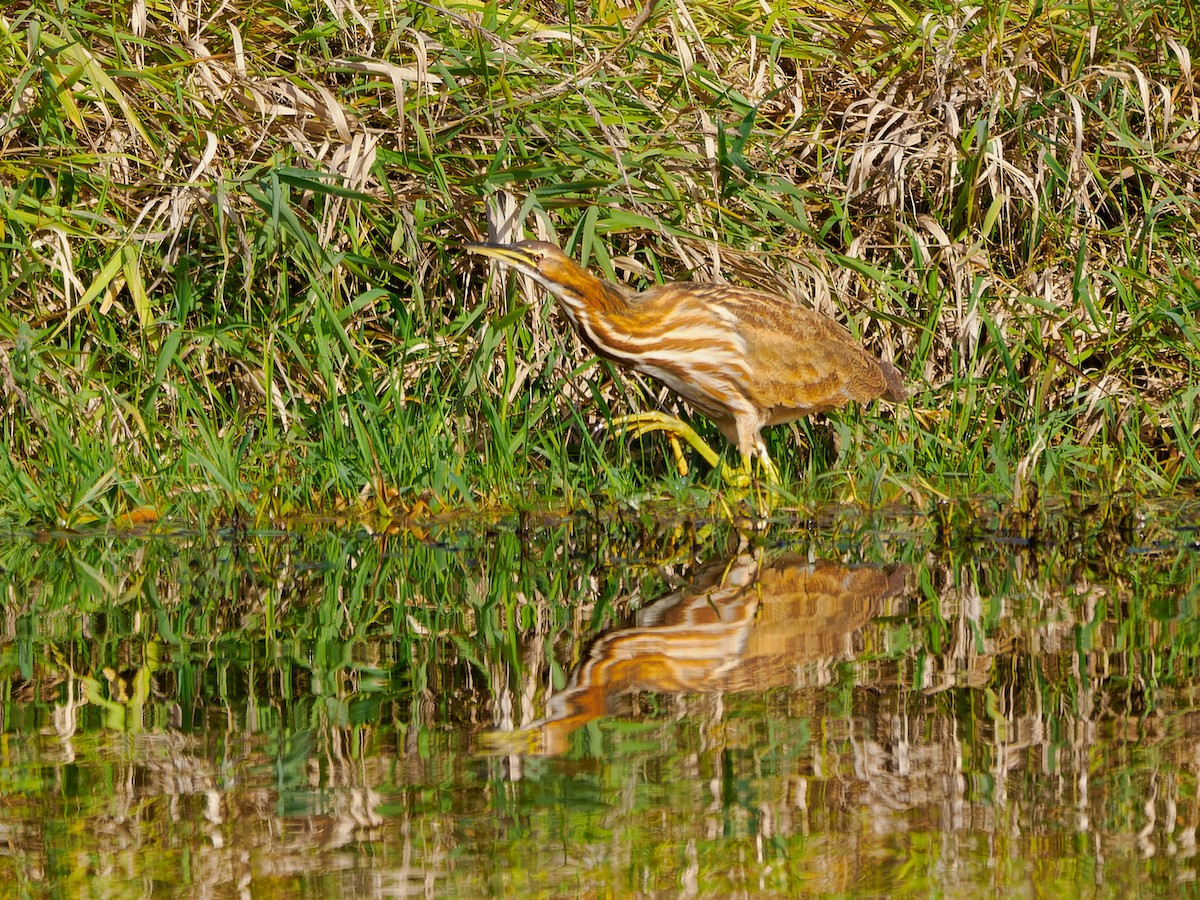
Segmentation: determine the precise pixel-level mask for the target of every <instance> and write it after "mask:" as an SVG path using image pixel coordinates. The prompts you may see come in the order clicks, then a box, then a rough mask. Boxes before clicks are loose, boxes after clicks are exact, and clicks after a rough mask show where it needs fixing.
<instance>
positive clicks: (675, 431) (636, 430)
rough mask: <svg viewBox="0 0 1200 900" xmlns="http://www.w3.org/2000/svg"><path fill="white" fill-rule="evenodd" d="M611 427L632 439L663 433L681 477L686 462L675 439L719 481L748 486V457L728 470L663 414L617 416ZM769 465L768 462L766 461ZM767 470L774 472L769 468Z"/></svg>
mask: <svg viewBox="0 0 1200 900" xmlns="http://www.w3.org/2000/svg"><path fill="white" fill-rule="evenodd" d="M612 427H613V428H616V429H620V430H622V431H626V432H628V433H629V434H631V435H633V436H634V437H638V438H640V437H642V436H643V435H647V434H649V433H650V432H652V431H665V432H666V433H667V434H668V435H670V437H671V439H672V440H671V447H672V449H673V450H674V452H675V464H676V465H677V466H678V467H679V471H680V473H682V474H686V473H687V463H686V462H685V461H684V459H683V453H682V450H681V448H680V446H679V440H678V439H679V438H682V439H683V440H685V441H687V442H688V443H689V444H691V446H692V448H693V449H694V450H695V451H696V452H697V453H699V454H700V455H701V456H703V457H704V460H705V461H706V462H707V463H708V464H709V465H710V466H712V467H713V468H714V469H716V470H717V471H719V472H720V473H721V480H722V481H724V482H725V483H726V484H729V485H731V486H734V487H748V486H749V485H750V484H751V481H752V479H751V477H750V467H749V458H748V457H747V458H746V459H745V460H743V462H742V468H741V470H740V471H739V470H735V469H730V468H729V466H727V465H726V464H725V463H724V462H723V461H722V460H721V457H720V456H719V455H718V454H717V451H715V450H713V448H712V447H710V446H709V445H708V443H707V442H706V441H705V440H704V438H702V437H700V435H698V434H697V433H696V430H695V429H694V428H692V426H691V425H689V424H687V423H686V422H684V421H683V420H682V419H678V418H676V417H675V416H671V415H667V414H666V413H664V412H658V411H657V410H656V411H652V412H643V413H634V414H633V415H629V416H620V417H619V418H616V419H613V420H612ZM768 463H769V460H768ZM770 471H772V472H773V471H774V467H771V469H770Z"/></svg>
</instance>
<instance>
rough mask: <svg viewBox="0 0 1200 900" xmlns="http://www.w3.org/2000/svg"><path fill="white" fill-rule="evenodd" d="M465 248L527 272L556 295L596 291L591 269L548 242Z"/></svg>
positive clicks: (484, 245) (471, 245) (560, 296)
mask: <svg viewBox="0 0 1200 900" xmlns="http://www.w3.org/2000/svg"><path fill="white" fill-rule="evenodd" d="M466 249H467V250H469V251H470V252H472V253H478V254H479V255H480V256H488V257H491V258H492V259H494V260H496V261H498V262H501V263H503V264H504V265H506V266H510V267H512V268H514V269H516V270H517V271H518V272H521V273H523V274H525V275H528V276H529V277H530V278H532V279H533V280H534V281H536V282H537V283H538V284H540V285H541V286H542V287H544V288H545V289H546V290H548V291H549V292H550V293H552V294H553V295H554V296H556V297H559V298H560V299H561V298H563V297H564V295H565V294H574V295H576V296H578V295H580V294H586V293H588V291H589V288H590V289H591V290H593V291H594V290H595V287H594V285H596V284H597V282H598V281H599V279H597V278H596V277H595V276H594V275H592V273H591V272H589V271H588V270H587V269H584V268H582V267H580V266H578V265H576V264H575V262H574V261H573V260H572V259H571V258H570V257H569V256H567V255H566V254H565V253H563V252H562V251H561V250H559V249H558V248H557V247H555V246H554V245H553V244H550V243H547V242H546V241H521V242H520V243H517V244H467V245H466Z"/></svg>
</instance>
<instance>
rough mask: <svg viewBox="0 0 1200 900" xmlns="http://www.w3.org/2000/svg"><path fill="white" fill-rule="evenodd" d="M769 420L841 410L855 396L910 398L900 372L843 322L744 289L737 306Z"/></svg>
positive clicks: (757, 396) (860, 399)
mask: <svg viewBox="0 0 1200 900" xmlns="http://www.w3.org/2000/svg"><path fill="white" fill-rule="evenodd" d="M731 308H733V309H734V311H735V312H736V314H737V315H738V318H739V325H740V328H739V330H740V333H741V335H742V337H743V338H744V339H745V341H746V352H747V357H748V360H749V363H750V367H751V370H752V371H753V379H752V380H753V388H754V392H755V401H756V402H757V403H758V404H760V405H761V407H762V408H763V409H764V410H766V411H767V422H768V424H771V423H776V422H786V421H789V420H791V419H796V418H800V417H801V416H805V415H809V414H810V413H815V412H824V411H826V410H831V409H836V408H838V407H840V406H844V405H845V404H846V403H848V402H850V401H851V400H854V401H857V402H859V403H866V402H869V401H871V400H874V399H875V398H877V397H888V398H890V399H893V400H900V399H903V397H904V396H905V390H904V383H903V381H902V380H901V379H900V374H899V373H898V372H897V371H896V369H895V368H894V367H893V366H892V365H891V364H890V363H886V362H883V361H882V360H880V359H877V358H876V357H875V356H873V355H872V354H870V353H868V352H867V351H866V350H864V349H863V348H862V347H861V346H859V345H858V344H857V343H855V341H854V338H852V337H851V336H850V333H849V332H847V331H846V329H844V328H843V327H842V326H841V325H839V324H838V323H837V322H835V321H833V320H832V319H830V318H828V317H827V316H823V315H821V314H820V313H818V312H815V311H814V310H811V309H808V308H806V307H803V306H799V305H797V304H794V303H792V302H791V301H789V300H786V299H785V298H783V297H777V296H774V295H772V294H762V293H758V292H754V291H745V292H742V293H741V295H740V296H739V297H738V298H737V301H736V306H732V307H731Z"/></svg>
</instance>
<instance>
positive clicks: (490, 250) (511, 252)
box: [463, 243, 537, 268]
mask: <svg viewBox="0 0 1200 900" xmlns="http://www.w3.org/2000/svg"><path fill="white" fill-rule="evenodd" d="M463 246H464V247H465V248H466V249H467V250H469V251H470V252H471V253H478V254H479V255H480V256H489V257H491V258H492V259H496V260H499V261H500V262H504V263H508V264H509V265H510V266H525V267H527V268H537V260H535V259H534V258H533V257H532V256H531V255H530V254H529V253H528V251H525V250H522V249H521V248H520V247H517V246H515V245H513V244H482V243H474V244H464V245H463Z"/></svg>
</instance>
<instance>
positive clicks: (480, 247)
mask: <svg viewBox="0 0 1200 900" xmlns="http://www.w3.org/2000/svg"><path fill="white" fill-rule="evenodd" d="M468 249H470V250H471V251H472V252H473V253H479V254H482V255H484V256H490V257H492V258H493V259H497V260H499V261H500V262H502V263H504V264H505V265H509V266H512V267H513V268H515V269H517V270H518V271H519V272H522V273H524V274H525V275H528V276H529V277H530V278H532V279H534V280H535V281H536V282H538V283H539V284H540V285H542V287H544V288H545V289H546V290H547V291H549V292H550V293H551V294H553V295H554V297H555V299H556V300H557V301H558V303H559V305H560V306H561V307H562V308H563V311H564V312H565V313H566V314H567V318H569V319H570V320H571V324H572V325H574V326H575V330H576V331H578V332H579V335H580V337H582V338H583V341H584V343H586V344H587V345H588V346H589V347H590V348H591V349H592V350H593V351H595V352H596V353H597V354H599V355H600V356H602V357H604V358H605V359H608V360H611V361H613V362H615V363H617V364H619V365H622V366H626V367H628V368H631V369H635V370H636V371H638V372H644V373H645V374H647V375H650V376H651V377H653V378H655V379H657V380H658V381H661V382H662V383H663V384H665V385H667V387H669V388H671V390H673V391H675V393H677V394H679V396H681V397H682V398H683V399H684V400H686V401H688V403H690V404H692V405H693V406H694V407H696V408H697V409H699V410H700V411H701V412H703V413H704V414H705V415H707V416H708V417H709V418H710V419H712V420H713V422H715V423H716V426H717V428H719V429H720V430H721V433H722V434H723V435H725V437H726V438H727V439H728V440H729V441H730V442H731V443H733V444H736V445H737V448H738V450H739V451H740V452H741V455H742V467H743V472H744V474H745V475H746V476H748V475H749V468H750V459H751V457H752V456H757V457H758V459H759V462H760V463H761V464H762V467H763V469H764V471H765V473H766V474H767V476H768V478H774V474H775V473H774V467H773V466H772V464H771V459H770V457H769V456H768V455H767V447H766V444H765V443H764V442H763V439H762V434H761V431H762V428H763V427H764V426H766V425H776V424H779V423H781V422H790V421H792V420H793V419H799V418H802V417H804V416H807V415H810V414H812V413H818V412H825V411H827V410H831V409H836V408H838V407H841V406H844V405H845V404H846V403H848V402H849V401H851V400H856V401H858V402H860V403H865V402H868V401H870V400H874V399H876V398H878V397H886V398H888V399H890V400H903V399H904V397H905V395H906V394H905V389H904V383H903V381H902V380H901V378H900V373H899V372H897V371H896V369H895V367H893V366H892V364H891V363H887V362H884V361H883V360H880V359H877V358H876V357H875V356H873V355H871V354H870V353H868V352H867V351H866V350H864V349H863V348H862V347H861V346H859V345H858V344H857V343H856V342H855V341H854V339H853V338H852V337H851V336H850V334H849V332H847V331H846V330H845V329H844V328H843V327H842V326H841V325H839V324H837V323H836V322H834V321H833V320H832V319H830V318H828V317H826V316H823V315H821V314H820V313H818V312H816V311H815V310H811V309H806V308H805V307H802V306H799V305H797V304H795V303H793V302H792V301H791V300H788V299H787V298H785V297H782V296H780V295H778V294H768V293H764V292H762V291H755V290H750V289H749V288H744V287H737V286H735V285H728V284H700V283H696V282H684V281H677V282H672V283H670V284H660V285H656V286H654V287H652V288H649V289H648V290H645V291H642V292H641V293H634V292H632V291H630V290H628V289H627V288H625V287H624V286H622V285H619V284H614V283H612V282H608V281H603V280H601V279H600V278H597V277H596V276H595V275H593V274H592V273H591V272H589V271H588V270H587V269H584V268H582V267H581V266H578V265H576V264H575V263H574V262H573V261H572V260H571V259H570V258H568V257H567V256H566V255H565V254H564V253H563V252H562V251H561V250H559V249H558V248H557V247H555V246H554V245H553V244H548V243H545V242H544V241H522V242H521V243H519V244H469V245H468ZM613 424H615V425H621V426H625V427H627V428H629V429H630V430H631V431H633V432H634V433H635V434H638V435H641V434H645V433H646V432H649V431H666V432H668V433H670V434H671V435H673V436H678V437H681V438H683V439H684V440H686V441H687V442H688V443H690V444H691V445H692V446H693V447H694V448H696V450H698V451H699V452H700V454H701V455H702V456H704V458H705V459H706V460H708V462H709V463H710V464H711V465H713V466H718V465H719V464H720V460H719V457H718V456H717V454H716V453H715V452H714V451H713V450H712V448H710V447H709V446H708V444H706V443H705V442H704V440H703V439H702V438H701V437H700V436H699V435H698V434H696V432H695V431H694V430H693V429H692V428H691V427H690V426H688V425H686V424H684V423H683V422H681V421H680V420H679V419H677V418H675V417H673V416H668V415H666V414H664V413H661V412H647V413H641V414H638V415H633V416H626V417H624V418H623V419H618V420H617V421H615V422H614V423H613ZM726 474H727V475H728V473H726Z"/></svg>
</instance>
